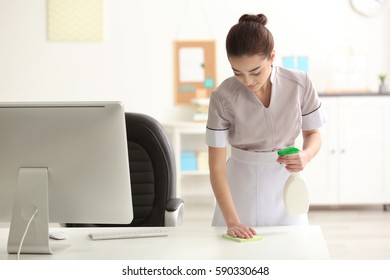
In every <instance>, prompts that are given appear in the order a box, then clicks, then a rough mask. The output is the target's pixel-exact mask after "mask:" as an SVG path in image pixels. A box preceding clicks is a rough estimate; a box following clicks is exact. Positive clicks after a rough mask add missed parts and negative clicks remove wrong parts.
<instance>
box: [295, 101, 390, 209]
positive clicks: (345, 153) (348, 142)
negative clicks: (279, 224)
mask: <svg viewBox="0 0 390 280" xmlns="http://www.w3.org/2000/svg"><path fill="white" fill-rule="evenodd" d="M321 100H322V104H323V106H324V108H325V110H326V112H327V114H328V122H327V124H326V125H325V126H324V127H323V128H322V129H321V132H322V147H321V150H320V152H319V153H318V155H317V156H316V157H315V158H314V159H313V161H312V162H311V163H309V165H308V166H307V167H306V169H305V170H304V172H303V174H304V176H305V179H306V181H307V184H308V187H309V192H310V200H311V204H312V205H347V204H384V205H385V204H389V203H390V180H389V178H390V177H389V175H388V174H387V173H388V172H387V171H390V96H334V97H331V96H326V97H322V99H321Z"/></svg>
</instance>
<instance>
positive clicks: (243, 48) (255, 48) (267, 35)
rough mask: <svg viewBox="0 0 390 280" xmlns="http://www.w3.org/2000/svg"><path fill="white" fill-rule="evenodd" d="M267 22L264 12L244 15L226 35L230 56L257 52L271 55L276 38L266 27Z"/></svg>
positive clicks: (267, 55) (266, 55)
mask: <svg viewBox="0 0 390 280" xmlns="http://www.w3.org/2000/svg"><path fill="white" fill-rule="evenodd" d="M267 22H268V19H267V17H266V16H265V15H263V14H258V15H251V14H245V15H242V16H241V17H240V19H239V20H238V23H237V24H236V25H234V26H233V27H232V28H231V29H230V31H229V33H228V35H227V37H226V52H227V55H228V57H230V56H243V55H249V56H251V55H255V54H258V55H262V56H265V57H269V55H270V54H271V52H272V51H273V49H274V38H273V36H272V34H271V32H270V31H269V30H268V29H267V28H266V27H265V25H266V24H267Z"/></svg>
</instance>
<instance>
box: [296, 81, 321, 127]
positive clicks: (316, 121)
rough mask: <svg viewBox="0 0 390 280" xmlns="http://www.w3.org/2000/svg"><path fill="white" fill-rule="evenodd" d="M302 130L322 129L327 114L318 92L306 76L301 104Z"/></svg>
mask: <svg viewBox="0 0 390 280" xmlns="http://www.w3.org/2000/svg"><path fill="white" fill-rule="evenodd" d="M301 110H302V130H312V129H318V128H320V127H321V126H322V125H323V124H324V123H325V122H326V119H327V117H326V113H325V110H324V109H323V107H322V106H321V101H320V99H319V97H318V94H317V91H316V90H315V89H314V87H313V84H312V82H311V80H310V78H309V77H308V76H307V74H306V86H305V92H304V94H303V100H302V103H301Z"/></svg>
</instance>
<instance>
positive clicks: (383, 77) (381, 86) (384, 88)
mask: <svg viewBox="0 0 390 280" xmlns="http://www.w3.org/2000/svg"><path fill="white" fill-rule="evenodd" d="M378 78H379V81H380V83H379V93H384V92H387V86H386V84H385V80H386V75H384V74H381V75H379V76H378Z"/></svg>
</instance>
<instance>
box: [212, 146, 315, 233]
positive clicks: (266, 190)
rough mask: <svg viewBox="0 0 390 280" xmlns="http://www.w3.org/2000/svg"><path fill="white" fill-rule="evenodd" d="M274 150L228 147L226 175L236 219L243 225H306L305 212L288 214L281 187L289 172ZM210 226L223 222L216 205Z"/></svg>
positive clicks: (220, 224)
mask: <svg viewBox="0 0 390 280" xmlns="http://www.w3.org/2000/svg"><path fill="white" fill-rule="evenodd" d="M277 157H278V155H277V153H276V152H262V153H257V152H248V151H244V150H240V149H236V148H234V147H232V153H231V157H230V158H229V160H228V162H227V171H226V172H227V177H228V182H229V185H230V190H231V193H232V196H233V201H234V204H235V207H236V210H237V213H238V216H239V218H240V222H241V223H242V224H245V225H247V226H283V225H307V224H308V219H307V215H306V214H303V215H297V216H289V215H288V214H287V212H286V209H285V207H284V203H283V188H284V184H285V182H286V180H287V178H288V176H289V172H288V171H287V170H286V169H285V166H284V165H282V164H279V163H277V162H276V159H277ZM212 225H213V226H224V225H226V223H225V220H224V218H223V215H222V213H221V210H220V209H219V207H218V204H217V205H216V208H215V212H214V217H213V221H212Z"/></svg>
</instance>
